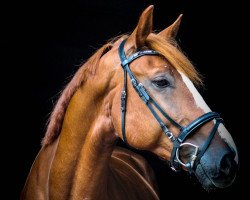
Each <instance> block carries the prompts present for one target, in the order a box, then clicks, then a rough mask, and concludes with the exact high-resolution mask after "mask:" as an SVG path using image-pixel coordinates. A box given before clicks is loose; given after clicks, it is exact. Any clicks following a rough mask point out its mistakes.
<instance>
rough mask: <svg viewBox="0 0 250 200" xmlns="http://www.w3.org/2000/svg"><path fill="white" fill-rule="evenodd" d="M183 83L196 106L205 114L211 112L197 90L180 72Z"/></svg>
mask: <svg viewBox="0 0 250 200" xmlns="http://www.w3.org/2000/svg"><path fill="white" fill-rule="evenodd" d="M179 73H180V75H181V77H182V80H183V82H184V83H185V84H186V86H187V88H188V89H189V91H190V93H191V94H192V95H193V98H194V100H195V103H196V106H197V107H198V108H201V109H202V110H203V111H204V112H205V113H208V112H211V109H210V108H209V107H208V105H207V104H206V102H205V101H204V99H203V98H202V96H201V95H200V93H199V92H198V90H197V89H196V88H195V86H194V84H193V83H192V81H191V80H190V79H189V78H188V77H187V76H186V75H185V74H183V73H182V72H179Z"/></svg>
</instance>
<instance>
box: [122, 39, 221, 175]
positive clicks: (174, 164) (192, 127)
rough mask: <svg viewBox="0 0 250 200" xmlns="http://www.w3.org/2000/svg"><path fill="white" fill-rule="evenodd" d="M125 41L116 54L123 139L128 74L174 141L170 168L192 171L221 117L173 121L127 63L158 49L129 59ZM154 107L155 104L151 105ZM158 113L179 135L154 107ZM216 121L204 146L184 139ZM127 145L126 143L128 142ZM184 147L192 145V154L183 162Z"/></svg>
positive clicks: (211, 113) (154, 52) (146, 51)
mask: <svg viewBox="0 0 250 200" xmlns="http://www.w3.org/2000/svg"><path fill="white" fill-rule="evenodd" d="M125 43H126V40H123V41H122V43H121V44H120V46H119V49H118V51H119V56H120V59H121V66H122V68H123V71H124V85H123V90H122V94H121V112H122V136H123V140H124V142H125V143H126V144H128V141H127V138H126V131H125V119H126V118H125V116H126V102H127V96H126V94H127V74H128V75H129V77H130V81H131V83H132V85H133V87H134V89H135V91H136V92H137V94H138V95H139V97H140V98H141V99H142V100H143V101H144V103H145V104H146V106H147V107H148V108H149V110H150V111H151V113H152V114H153V116H154V117H155V119H156V120H157V121H158V123H159V124H160V127H161V128H162V130H163V132H164V133H165V134H166V135H167V137H168V138H169V139H170V141H171V142H172V143H173V149H172V152H171V158H170V164H171V168H172V169H173V170H174V171H177V170H180V169H181V166H184V167H185V168H186V169H187V170H188V171H189V172H193V171H194V170H195V168H196V166H197V164H198V163H199V161H200V159H201V157H202V156H203V154H204V153H205V151H206V150H207V148H208V147H209V144H210V143H211V141H212V139H213V137H214V135H215V133H216V130H217V129H218V127H219V125H220V123H223V119H222V118H220V116H219V114H218V113H215V112H208V113H206V114H204V115H202V116H200V117H199V118H197V119H195V120H194V121H192V122H191V123H190V124H188V125H187V126H185V127H183V126H181V125H180V124H178V123H177V122H176V121H175V120H173V119H172V118H171V117H170V116H169V115H168V114H167V113H166V112H165V111H164V110H163V109H162V108H161V106H160V105H159V104H157V103H156V102H155V101H154V99H153V98H152V97H151V96H150V95H149V94H148V92H147V90H146V89H145V88H144V86H143V85H142V83H140V82H139V81H138V79H136V77H135V76H134V74H133V73H132V71H131V70H130V68H129V64H130V63H131V62H133V61H134V60H135V59H137V58H139V57H141V56H146V55H160V53H159V52H157V51H154V50H144V51H138V52H136V53H134V54H132V55H131V56H129V57H128V58H127V57H126V54H125V51H124V45H125ZM153 106H154V107H153ZM154 108H156V109H157V110H158V111H160V112H161V114H162V115H163V116H164V117H165V118H166V119H167V120H168V121H169V122H170V123H172V124H173V125H174V126H175V127H177V128H178V129H179V130H180V134H179V135H178V137H175V136H174V135H173V134H172V133H171V132H170V131H169V129H168V128H167V126H166V125H165V123H164V122H163V121H162V120H161V118H160V117H159V115H158V114H157V113H156V111H155V109H154ZM211 120H215V125H214V127H213V128H212V130H211V132H210V133H209V136H208V138H207V139H206V141H205V142H204V144H203V146H202V147H201V148H200V147H199V146H197V145H194V144H192V143H188V142H185V140H186V139H187V138H188V136H190V135H191V134H192V133H194V131H196V130H197V129H198V128H199V127H201V126H203V125H204V124H206V123H207V122H209V121H211ZM128 145H129V144H128ZM183 146H191V147H193V148H195V150H194V153H193V155H192V156H191V158H190V160H189V161H187V162H186V163H184V162H182V161H181V159H180V156H179V152H180V148H181V147H183Z"/></svg>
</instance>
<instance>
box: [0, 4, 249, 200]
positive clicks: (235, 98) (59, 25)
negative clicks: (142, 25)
mask: <svg viewBox="0 0 250 200" xmlns="http://www.w3.org/2000/svg"><path fill="white" fill-rule="evenodd" d="M150 4H154V5H155V9H154V29H155V30H161V29H164V28H165V27H166V26H168V25H169V24H170V23H172V22H173V21H174V20H175V19H176V18H177V16H178V15H179V14H180V13H183V14H184V18H183V21H182V24H181V28H180V31H179V35H178V38H177V39H178V41H179V43H180V46H181V47H182V49H183V50H184V52H186V54H187V55H188V57H189V58H190V59H191V60H192V61H193V63H194V65H195V66H196V67H197V68H198V70H199V71H200V72H201V73H202V74H203V75H204V81H205V85H206V86H205V88H204V89H201V90H200V92H201V93H202V95H203V97H204V98H205V100H206V102H207V103H208V105H209V106H210V107H211V108H212V110H215V111H217V112H219V113H220V114H221V115H222V116H223V118H224V120H225V122H226V127H227V128H228V129H229V131H230V133H231V134H232V136H233V138H234V140H235V142H236V145H237V147H238V150H239V154H240V159H241V167H240V170H239V175H238V177H237V179H236V181H235V184H234V185H233V186H231V187H230V188H228V189H226V190H223V191H219V192H217V193H207V192H205V191H203V190H202V189H201V188H200V186H199V185H197V184H195V183H194V181H193V179H190V178H189V177H188V176H187V175H182V174H181V175H176V174H174V173H173V172H171V171H170V170H169V169H168V167H167V166H166V165H164V164H163V163H161V162H160V161H159V160H157V159H156V158H151V157H150V156H148V155H147V157H149V160H150V161H151V163H152V166H153V167H154V169H155V170H156V171H157V177H158V181H159V183H160V191H161V194H162V199H167V197H169V196H171V198H173V197H176V198H178V197H179V198H190V199H191V198H193V199H199V198H201V197H202V198H203V199H221V198H228V197H230V196H232V195H236V196H239V195H240V196H241V195H243V193H244V192H245V189H244V184H243V183H242V182H243V177H246V175H245V173H246V174H247V171H245V168H244V166H245V163H244V157H245V156H247V153H246V152H245V148H246V147H247V146H245V145H246V144H247V143H246V135H247V134H248V133H247V130H246V126H247V124H244V122H245V121H244V119H246V118H245V117H244V114H246V113H247V109H248V107H247V103H248V102H247V101H246V97H245V96H246V94H247V93H248V91H249V89H248V88H247V87H246V86H247V81H248V80H247V78H243V74H244V69H245V68H246V67H247V65H246V64H244V60H246V59H247V57H244V56H243V54H244V51H243V50H242V46H245V43H246V41H245V37H244V36H243V33H244V32H245V30H244V25H245V24H244V17H245V16H244V15H245V12H244V11H243V5H241V4H240V3H239V2H238V3H237V2H234V1H232V2H228V1H225V3H223V4H222V3H221V5H219V4H218V2H217V1H216V0H210V1H197V2H196V1H185V0H176V1H167V0H166V1H156V0H155V1H153V0H151V1H149V0H147V1H143V0H133V1H132V0H131V1H129V0H119V1H118V0H117V1H115V0H110V1H101V0H91V1H84V0H73V1H68V2H62V1H60V2H56V1H53V2H52V1H51V2H46V1H33V2H28V3H24V2H22V3H16V2H12V1H9V2H8V4H5V5H2V6H1V8H0V9H1V37H0V42H1V43H0V44H1V45H0V48H1V57H2V58H1V62H0V63H1V71H2V72H1V77H2V78H1V82H2V83H1V84H2V90H1V93H2V95H1V96H2V98H1V100H2V101H3V103H2V105H3V106H2V111H4V112H2V116H3V117H4V121H2V145H1V148H3V150H2V152H3V153H2V166H3V167H4V168H5V169H4V171H3V172H2V173H3V174H2V176H3V177H7V178H6V179H4V180H3V182H4V185H5V187H4V190H5V191H8V190H10V191H11V192H7V193H6V194H7V195H8V196H9V198H8V199H18V197H19V194H20V192H21V189H22V187H23V185H24V182H25V178H26V176H27V174H28V172H29V169H30V167H31V165H32V162H33V160H34V159H35V156H36V154H37V153H38V151H39V149H40V141H41V139H42V137H43V135H44V131H45V124H46V120H47V119H48V116H49V113H50V111H51V109H52V107H53V105H54V104H53V103H54V102H55V101H56V99H57V97H58V95H57V94H58V92H59V91H60V90H61V89H62V88H63V86H64V85H65V84H66V83H67V82H68V81H69V80H70V77H72V75H73V74H74V73H75V72H76V70H77V69H78V67H79V66H80V64H81V63H83V62H84V61H85V60H86V59H88V58H89V57H90V55H91V54H93V53H94V52H95V50H96V49H98V48H99V47H101V46H102V45H103V44H105V43H106V41H107V40H108V39H110V38H112V37H114V36H117V35H119V34H122V33H127V32H130V31H132V30H133V29H134V27H135V26H136V23H137V21H138V18H139V16H140V13H141V12H142V11H143V10H144V9H145V8H146V7H147V6H148V5H150ZM6 111H7V112H6ZM246 151H247V150H246ZM179 198H178V199H179Z"/></svg>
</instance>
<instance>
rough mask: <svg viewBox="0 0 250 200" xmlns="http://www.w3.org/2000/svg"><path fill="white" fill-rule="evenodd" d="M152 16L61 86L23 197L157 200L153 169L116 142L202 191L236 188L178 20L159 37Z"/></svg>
mask: <svg viewBox="0 0 250 200" xmlns="http://www.w3.org/2000/svg"><path fill="white" fill-rule="evenodd" d="M152 17H153V6H149V7H148V8H147V9H146V10H145V11H144V12H143V13H142V15H141V17H140V19H139V22H138V24H137V27H136V28H135V30H134V31H133V32H132V34H131V35H123V36H121V37H119V38H118V39H115V40H113V41H111V42H109V43H107V44H105V45H104V46H103V47H102V48H100V49H99V50H98V51H97V52H96V53H95V54H94V55H93V56H92V57H91V58H89V60H88V61H87V62H86V63H85V64H84V65H83V66H82V67H80V69H79V70H78V71H77V73H76V74H75V76H74V77H73V79H72V80H71V81H70V83H69V84H68V85H67V87H66V88H65V89H64V91H63V92H62V94H61V96H60V98H59V100H58V102H57V104H56V106H55V108H54V110H53V112H52V114H51V117H50V121H49V124H48V127H47V132H46V135H45V137H44V139H43V142H42V148H41V150H40V152H39V154H38V155H37V158H36V160H35V161H34V164H33V166H32V168H31V171H30V173H29V176H28V178H27V181H26V184H25V187H24V189H23V192H22V199H60V200H62V199H104V200H105V199H119V200H123V199H124V200H125V199H134V200H138V199H143V200H147V199H148V200H150V199H159V193H158V190H157V183H156V180H155V176H154V172H153V170H152V168H151V167H150V165H149V164H148V163H147V162H146V160H145V159H144V158H143V157H142V156H140V155H138V154H136V153H133V152H132V151H131V150H129V149H125V148H121V147H118V146H117V140H118V139H119V138H121V139H122V140H123V141H124V142H125V143H127V145H129V146H130V147H132V148H135V149H139V150H146V151H150V152H152V153H154V154H155V155H157V156H159V157H160V158H161V159H164V160H166V161H169V162H170V164H171V168H172V169H173V170H174V171H179V170H184V171H189V172H190V173H192V174H194V175H195V176H196V177H197V179H198V180H199V182H200V183H201V185H202V186H203V187H204V188H205V189H207V190H210V189H216V188H225V187H228V186H230V185H231V184H232V183H233V181H234V179H235V176H236V171H237V166H238V154H237V149H236V146H235V144H234V142H233V139H232V137H231V136H230V134H229V133H228V131H227V129H226V128H225V126H224V124H223V119H222V118H221V117H220V116H219V114H218V113H215V112H211V110H210V109H209V107H208V106H207V104H206V103H205V101H204V100H203V98H202V97H201V95H200V94H199V92H198V91H197V89H196V87H195V86H194V85H202V81H201V78H200V76H199V74H198V73H197V71H196V70H195V68H194V67H193V66H192V64H191V62H190V61H189V60H188V59H187V57H185V56H184V54H183V53H182V52H181V51H180V49H179V47H178V46H177V43H176V42H175V40H174V39H175V36H176V35H177V32H178V29H179V25H180V22H181V16H180V17H179V18H178V19H177V20H176V21H175V22H174V23H173V24H172V25H170V26H169V27H167V28H166V29H164V30H163V31H161V32H159V33H157V34H156V33H152Z"/></svg>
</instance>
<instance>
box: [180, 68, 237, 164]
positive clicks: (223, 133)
mask: <svg viewBox="0 0 250 200" xmlns="http://www.w3.org/2000/svg"><path fill="white" fill-rule="evenodd" d="M179 73H180V75H181V77H182V80H183V82H184V83H185V84H186V86H187V88H188V89H189V91H190V93H191V94H192V96H193V98H194V100H195V104H196V106H197V107H198V108H201V109H202V110H203V111H204V112H205V113H208V112H211V109H210V108H209V107H208V105H207V104H206V102H205V101H204V99H203V98H202V96H201V95H200V93H199V92H198V90H197V89H196V88H195V86H194V84H193V83H192V81H191V80H190V79H189V78H188V77H187V76H186V75H185V74H183V73H182V72H179ZM218 133H219V135H220V137H221V138H222V139H223V140H224V141H225V142H226V143H227V144H228V145H229V146H230V147H231V148H232V149H234V151H235V153H236V158H235V159H236V160H238V153H237V148H236V145H235V143H234V141H233V138H232V136H231V135H230V133H229V132H228V131H227V129H226V128H225V126H224V125H223V124H220V126H219V128H218Z"/></svg>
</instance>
